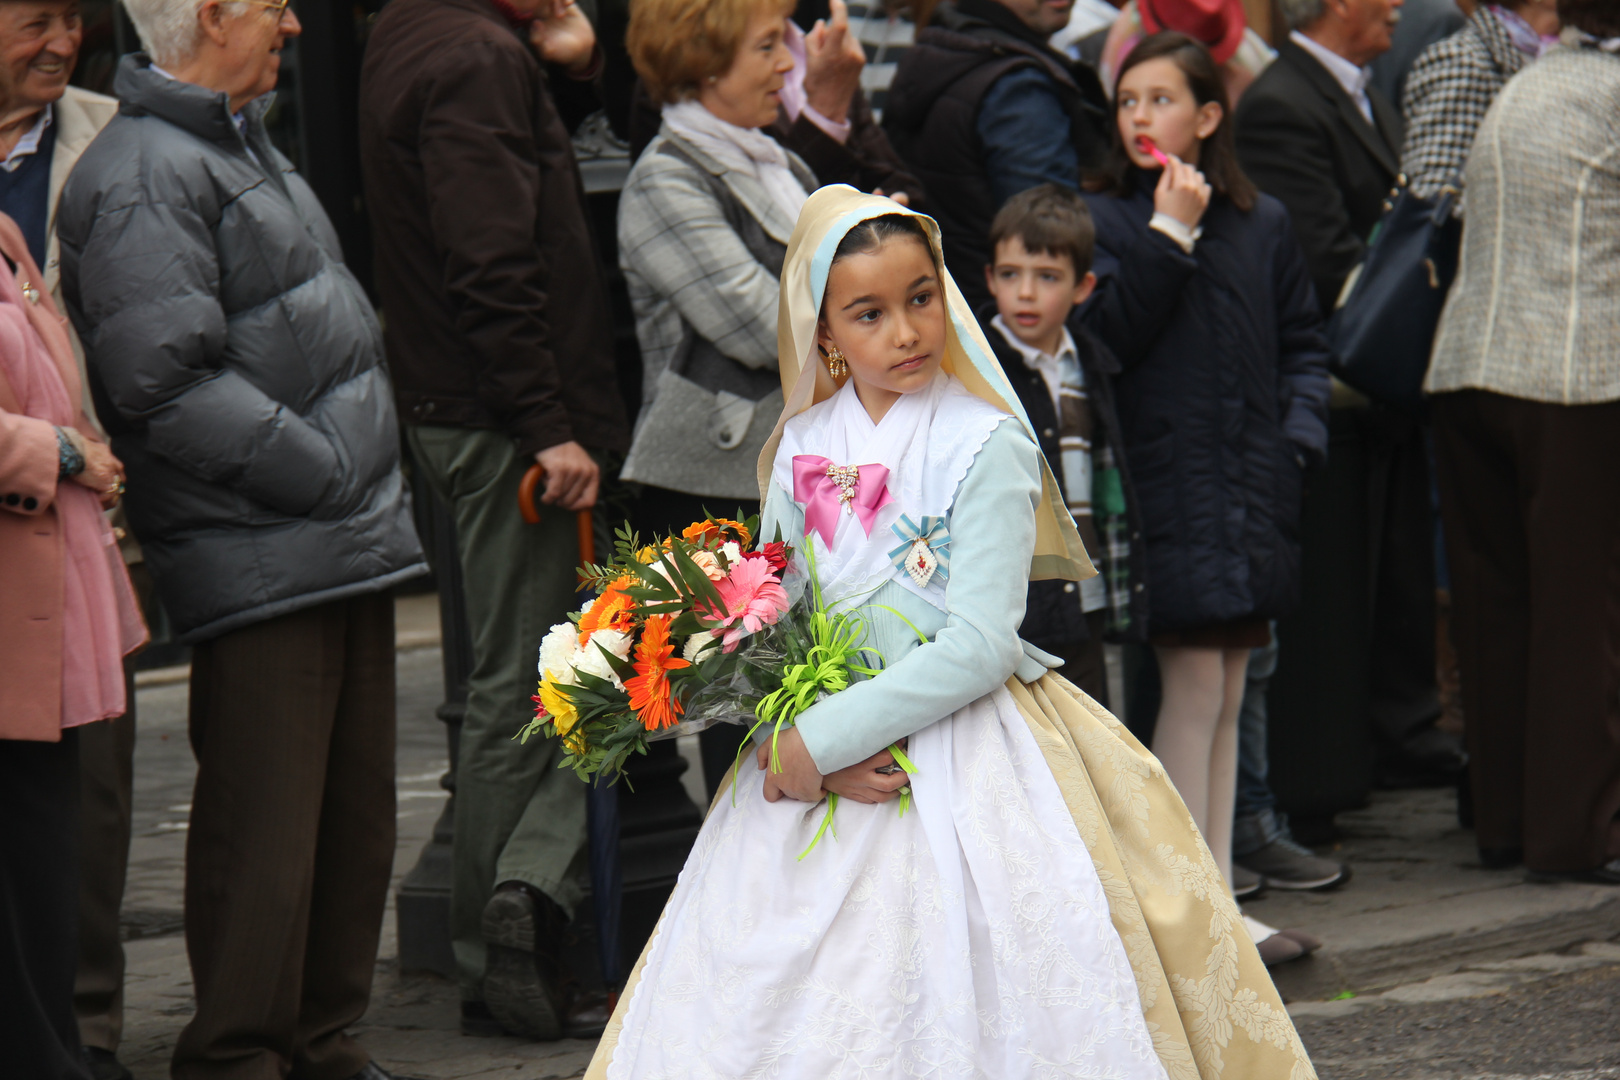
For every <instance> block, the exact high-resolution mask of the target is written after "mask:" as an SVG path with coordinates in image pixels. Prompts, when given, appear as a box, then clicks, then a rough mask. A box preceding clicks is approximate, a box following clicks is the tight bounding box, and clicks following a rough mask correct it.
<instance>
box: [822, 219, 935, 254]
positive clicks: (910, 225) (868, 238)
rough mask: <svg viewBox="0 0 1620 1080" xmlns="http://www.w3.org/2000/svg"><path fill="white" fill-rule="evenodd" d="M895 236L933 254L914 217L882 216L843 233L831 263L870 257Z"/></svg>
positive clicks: (924, 234)
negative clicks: (910, 239)
mask: <svg viewBox="0 0 1620 1080" xmlns="http://www.w3.org/2000/svg"><path fill="white" fill-rule="evenodd" d="M897 236H909V237H911V238H912V239H913V240H916V241H917V242H919V243H920V244H922V246H923V247H925V248H928V250H929V253H930V254H932V253H933V247H932V245H930V244H929V243H928V233H927V231H926V230H924V229H923V227H922V222H920V221H918V220H917V218H916V217H915V216H914V215H912V214H884V215H883V216H881V217H875V218H867V219H866V220H865V221H863V222H861V223H860V224H859V225H856V226H855V227H854V228H853V229H851V230H849V232H847V233H845V234H844V238H843V239H842V240H840V241H838V247H837V248H836V249H835V250H834V251H833V257H832V261H833V262H837V261H838V260H839V259H847V258H849V257H850V256H851V255H870V254H871V253H872V252H874V251H876V250H877V249H878V248H880V247H882V246H883V244H884V243H885V241H888V240H892V239H894V238H895V237H897Z"/></svg>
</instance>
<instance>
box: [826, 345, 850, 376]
mask: <svg viewBox="0 0 1620 1080" xmlns="http://www.w3.org/2000/svg"><path fill="white" fill-rule="evenodd" d="M827 374H829V375H831V376H832V377H833V382H838V381H839V380H840V379H842V378H844V377H845V376H847V375H848V374H849V361H848V360H846V359H844V354H843V352H842V351H840V350H839V348H838V346H836V345H834V346H833V347H832V352H830V353H828V354H827Z"/></svg>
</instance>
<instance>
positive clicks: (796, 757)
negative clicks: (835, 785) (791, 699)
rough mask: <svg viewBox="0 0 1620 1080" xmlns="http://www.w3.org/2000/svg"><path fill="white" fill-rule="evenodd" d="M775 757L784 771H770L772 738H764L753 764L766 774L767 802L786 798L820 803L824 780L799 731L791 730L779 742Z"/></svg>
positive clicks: (777, 741) (785, 732) (796, 729)
mask: <svg viewBox="0 0 1620 1080" xmlns="http://www.w3.org/2000/svg"><path fill="white" fill-rule="evenodd" d="M776 757H777V761H778V762H780V763H781V766H782V771H781V772H775V771H773V770H772V769H771V767H770V764H771V738H770V736H769V735H767V736H766V737H765V741H764V742H763V743H761V744H760V747H759V749H758V750H757V751H755V752H754V760H755V761H756V762H758V763H759V767H760V768H761V769H764V770H765V801H766V802H776V801H778V800H779V799H781V798H782V797H783V796H786V797H787V798H789V799H797V800H798V801H799V802H807V803H818V802H820V801H821V795H822V790H821V788H822V777H821V773H820V772H819V771H818V770H817V769H816V763H815V762H814V761H812V760H811V758H810V751H808V750H806V749H805V748H804V739H803V737H801V736H800V735H799V729H798V728H788V729H787V730H786V731H784V732H782V736H781V738H779V739H777V740H776Z"/></svg>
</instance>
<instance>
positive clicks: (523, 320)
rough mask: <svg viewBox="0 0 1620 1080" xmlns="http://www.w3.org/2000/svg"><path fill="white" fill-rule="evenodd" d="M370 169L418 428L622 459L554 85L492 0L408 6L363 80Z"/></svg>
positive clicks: (378, 36)
mask: <svg viewBox="0 0 1620 1080" xmlns="http://www.w3.org/2000/svg"><path fill="white" fill-rule="evenodd" d="M360 160H361V165H362V169H363V172H364V180H365V193H366V204H367V206H368V208H369V210H370V213H371V223H372V231H373V239H374V241H375V244H376V254H377V260H376V268H377V269H376V275H377V292H378V296H379V299H380V300H381V305H382V310H383V316H384V322H385V326H386V330H385V335H384V336H385V340H386V343H387V348H388V361H389V368H390V370H391V371H392V373H393V376H394V391H395V395H396V397H397V398H398V401H399V410H400V416H401V417H402V418H403V419H404V420H405V421H406V422H407V423H414V424H448V425H453V426H458V427H477V428H494V429H498V430H501V431H505V432H506V433H507V434H509V435H510V436H511V437H512V438H513V440H514V441H515V442H516V444H517V449H518V451H519V452H520V453H523V454H532V453H534V452H535V451H537V450H543V449H545V448H547V447H550V446H555V445H557V444H559V443H564V442H567V441H569V440H570V439H572V440H575V441H577V442H579V443H581V444H583V445H585V446H587V447H592V448H595V449H601V450H623V449H625V447H626V446H627V445H628V443H629V425H628V422H627V420H626V418H625V411H624V404H623V401H622V400H621V399H620V397H619V390H618V385H617V380H616V375H615V368H614V361H613V349H612V335H611V326H610V314H609V310H608V303H607V294H606V291H605V289H604V286H603V280H602V279H603V275H602V271H601V267H600V266H599V265H598V262H597V257H596V251H595V248H594V246H593V245H592V243H591V236H590V229H589V226H588V225H587V223H586V218H585V209H584V199H585V196H584V189H583V188H582V187H581V185H580V179H579V169H578V167H577V165H576V163H575V161H574V152H573V146H572V144H571V143H570V141H569V136H568V131H567V128H566V127H565V126H564V124H563V121H562V118H561V117H560V116H559V114H558V111H557V107H556V103H555V101H554V99H553V97H552V93H551V90H550V89H549V88H548V86H547V77H546V73H545V72H544V71H543V70H542V68H541V65H540V62H539V61H538V59H537V58H536V57H535V55H534V53H533V52H532V51H531V50H530V48H529V46H528V44H527V42H525V41H523V40H522V39H520V38H519V37H518V35H517V33H516V32H515V31H514V30H513V29H512V28H511V26H510V25H508V24H507V22H506V21H505V19H504V18H502V16H501V15H500V14H499V13H498V12H497V11H496V9H495V7H494V5H493V4H492V3H491V2H490V0H394V2H393V3H391V4H389V5H388V6H387V7H386V8H385V9H384V10H383V12H382V14H381V16H379V17H378V19H377V24H376V26H375V27H374V28H373V30H372V32H371V36H370V38H369V40H368V42H367V45H366V59H365V65H364V67H363V68H362V70H361V75H360Z"/></svg>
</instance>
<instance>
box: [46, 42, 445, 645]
mask: <svg viewBox="0 0 1620 1080" xmlns="http://www.w3.org/2000/svg"><path fill="white" fill-rule="evenodd" d="M115 89H116V91H117V94H118V97H119V99H120V100H121V101H122V106H121V108H120V110H119V114H118V116H116V117H114V118H113V120H112V122H111V123H109V124H108V125H107V127H106V128H105V129H104V130H103V131H102V132H101V134H100V135H99V136H98V137H97V138H96V140H95V142H93V143H92V144H91V145H90V147H89V148H88V149H86V150H85V152H84V156H83V157H81V158H80V159H79V163H78V165H77V166H76V167H75V168H74V170H73V173H72V175H71V176H70V177H69V178H68V182H67V186H66V188H65V189H64V190H63V193H62V199H61V207H60V210H59V213H58V219H57V221H58V225H57V228H58V233H59V235H60V238H61V244H62V286H63V295H64V297H65V299H66V300H67V304H68V309H69V313H70V314H71V316H72V318H73V321H74V324H75V325H76V326H77V327H78V330H79V334H80V336H81V337H82V338H83V340H84V346H85V353H86V359H87V362H88V367H89V372H90V381H91V385H92V390H93V392H94V393H95V394H96V398H97V406H98V411H99V413H100V416H101V418H102V421H103V423H105V425H106V427H107V428H108V431H109V433H110V434H111V436H112V445H113V451H114V452H115V453H116V454H118V456H119V457H120V458H122V459H123V461H124V464H125V466H126V468H127V470H128V476H129V494H128V496H127V501H126V505H127V508H128V511H129V521H130V524H131V526H132V527H133V528H134V530H135V534H136V536H137V537H139V539H140V541H141V544H142V546H143V548H144V550H145V552H146V558H147V561H148V564H149V565H150V566H151V569H152V574H153V577H154V578H155V580H156V582H157V586H158V592H159V595H160V596H161V597H162V599H163V603H164V606H165V608H166V609H167V610H168V613H169V616H170V618H171V619H172V620H173V622H174V624H175V629H176V631H177V633H178V634H179V636H180V640H181V641H184V642H196V641H202V640H206V639H208V638H211V637H214V636H217V635H219V634H222V633H225V632H226V631H229V630H234V629H237V628H239V627H242V626H245V625H248V624H250V623H254V622H258V621H260V620H263V619H268V618H272V617H274V616H277V615H283V614H286V613H288V612H291V611H295V610H298V609H300V608H305V607H309V606H312V605H314V604H319V603H324V602H326V601H329V600H336V599H340V598H342V597H345V596H350V595H354V594H358V593H366V592H372V591H376V590H381V589H386V588H388V587H390V586H392V585H394V584H395V583H397V582H400V581H403V580H406V579H408V578H412V577H415V576H417V575H420V574H422V573H425V572H426V565H425V564H424V562H423V560H422V551H421V547H420V545H419V544H418V543H417V539H416V532H415V530H414V528H413V527H412V523H411V505H410V497H409V494H408V492H407V490H406V487H405V484H404V480H403V477H402V476H401V473H400V468H399V434H398V428H397V425H396V422H395V417H394V406H393V396H392V394H391V393H390V390H389V385H388V375H387V372H386V371H385V369H384V367H383V352H382V334H381V332H380V330H379V328H378V326H377V320H376V318H375V316H374V315H373V314H372V311H371V306H370V304H369V303H368V302H367V300H366V296H365V293H364V292H363V291H362V290H361V288H360V285H359V283H358V282H357V281H356V280H355V278H354V275H352V274H351V273H350V272H349V270H348V269H347V268H346V267H345V266H344V265H343V261H342V255H341V252H340V251H339V248H338V241H337V236H336V234H335V233H334V232H333V230H332V226H331V222H329V221H328V220H327V217H326V214H325V213H324V212H323V211H322V210H321V207H320V204H319V203H318V202H317V201H316V199H315V193H314V192H313V191H312V190H310V187H309V185H308V184H307V183H305V182H304V180H303V178H302V177H300V176H299V175H298V174H297V173H296V172H295V171H294V170H293V167H292V165H291V163H290V162H288V161H287V159H286V158H284V157H282V156H281V154H279V153H277V152H276V150H275V148H274V147H272V146H271V144H270V140H269V139H268V137H267V136H266V134H265V130H264V124H263V120H262V117H263V113H264V109H265V107H266V105H267V104H268V102H267V101H266V100H265V99H260V100H259V101H256V102H254V103H252V104H250V105H248V106H247V107H246V108H245V109H243V110H242V116H243V118H244V120H245V123H244V125H243V128H242V129H241V130H238V128H237V126H236V124H235V123H234V122H233V121H232V118H231V115H230V112H229V107H228V104H227V98H226V97H225V95H224V94H220V93H213V92H211V91H208V90H206V89H204V88H202V87H200V86H196V85H193V84H190V83H183V82H175V81H173V80H170V79H167V78H165V77H163V76H162V75H160V74H158V73H157V72H155V71H152V70H151V68H150V61H149V60H148V59H147V58H146V57H145V56H144V55H141V54H135V55H133V56H126V57H124V59H123V61H122V63H121V64H120V66H119V69H118V77H117V82H116V85H115ZM261 162H262V163H264V165H261V164H260V163H261ZM265 165H267V166H269V168H266V167H264V166H265Z"/></svg>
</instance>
